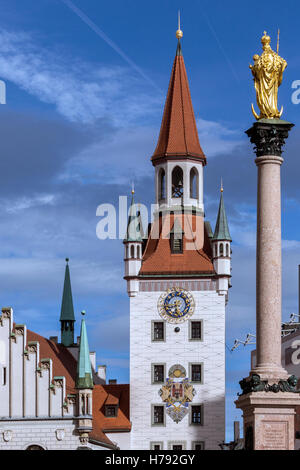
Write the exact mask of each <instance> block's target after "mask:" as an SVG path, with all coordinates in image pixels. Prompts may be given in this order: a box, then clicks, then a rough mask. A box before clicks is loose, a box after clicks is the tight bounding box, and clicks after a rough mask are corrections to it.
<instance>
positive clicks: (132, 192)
mask: <svg viewBox="0 0 300 470" xmlns="http://www.w3.org/2000/svg"><path fill="white" fill-rule="evenodd" d="M131 194H132V195H134V182H132V183H131Z"/></svg>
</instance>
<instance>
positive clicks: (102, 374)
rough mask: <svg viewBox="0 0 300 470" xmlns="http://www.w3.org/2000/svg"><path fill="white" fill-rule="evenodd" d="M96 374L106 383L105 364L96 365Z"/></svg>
mask: <svg viewBox="0 0 300 470" xmlns="http://www.w3.org/2000/svg"><path fill="white" fill-rule="evenodd" d="M97 375H98V377H99V379H102V380H103V381H104V383H105V384H106V366H104V365H101V366H98V372H97Z"/></svg>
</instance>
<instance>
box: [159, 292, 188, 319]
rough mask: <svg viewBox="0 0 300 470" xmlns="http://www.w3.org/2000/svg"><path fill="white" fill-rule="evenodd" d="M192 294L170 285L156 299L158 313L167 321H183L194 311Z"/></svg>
mask: <svg viewBox="0 0 300 470" xmlns="http://www.w3.org/2000/svg"><path fill="white" fill-rule="evenodd" d="M194 305H195V304H194V299H193V296H192V294H190V293H189V292H187V291H186V290H184V289H181V288H179V287H172V289H169V290H168V291H167V292H166V293H164V294H162V295H161V296H160V297H159V299H158V304H157V308H158V313H159V314H160V316H161V317H162V318H163V319H164V320H166V321H168V322H169V323H183V322H184V321H185V320H187V319H188V318H190V317H191V316H192V315H193V313H194Z"/></svg>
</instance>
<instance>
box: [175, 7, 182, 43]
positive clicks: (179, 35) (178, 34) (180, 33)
mask: <svg viewBox="0 0 300 470" xmlns="http://www.w3.org/2000/svg"><path fill="white" fill-rule="evenodd" d="M182 36H183V32H182V31H181V29H180V11H178V29H177V31H176V37H177V39H181V38H182Z"/></svg>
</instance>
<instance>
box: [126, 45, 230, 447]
mask: <svg viewBox="0 0 300 470" xmlns="http://www.w3.org/2000/svg"><path fill="white" fill-rule="evenodd" d="M152 163H153V165H154V167H155V188H156V202H157V204H158V207H159V209H158V211H157V213H156V215H155V220H154V222H153V223H152V227H151V231H150V233H149V234H148V238H147V240H146V241H145V243H142V242H141V241H137V242H136V243H140V245H139V246H140V247H141V248H143V250H142V256H141V259H140V260H138V261H139V262H140V265H137V264H136V265H135V268H133V270H134V269H136V270H134V273H132V275H131V276H129V275H128V272H129V271H128V269H129V258H128V257H127V258H125V270H126V269H127V271H126V272H127V275H126V276H125V278H126V280H127V284H128V283H129V282H130V281H132V282H133V281H134V282H135V284H134V288H131V287H130V288H128V293H129V296H130V420H131V423H132V430H131V449H145V450H150V449H154V450H160V449H164V450H168V449H170V450H181V449H187V450H192V449H193V450H203V449H219V446H218V444H219V443H221V442H222V441H223V440H224V439H225V305H226V302H227V296H228V287H229V282H228V281H229V277H230V251H229V256H228V257H227V256H226V253H227V252H226V248H225V256H223V255H224V253H223V254H222V255H221V252H220V251H219V252H215V253H216V255H214V251H213V250H214V246H215V245H218V244H219V242H221V239H220V240H219V238H218V236H219V235H220V233H219V232H220V230H219V229H218V226H223V225H222V224H223V222H222V223H220V220H221V218H222V217H225V219H226V215H225V211H224V212H223V211H222V210H221V209H219V214H218V220H217V224H216V230H215V233H214V234H213V233H212V231H211V228H210V224H209V222H205V223H204V205H203V168H204V166H205V164H206V158H205V155H204V154H203V151H202V149H201V146H200V143H199V139H198V134H197V129H196V123H195V118H194V113H193V107H192V102H191V97H190V92H189V86H188V80H187V76H186V70H185V65H184V61H183V57H182V53H181V45H180V41H178V47H177V52H176V57H175V61H174V65H173V70H172V75H171V80H170V85H169V91H168V95H167V99H166V105H165V110H164V115H163V119H162V126H161V130H160V136H159V140H158V144H157V147H156V150H155V152H154V155H153V156H152ZM222 201H223V199H222ZM222 204H223V202H222ZM220 207H221V203H220ZM222 207H223V206H222ZM220 211H221V212H220ZM221 215H222V217H221ZM133 216H134V214H131V217H133ZM222 220H223V219H222ZM226 225H227V221H226ZM227 229H228V226H227ZM228 234H229V232H228ZM221 236H223V235H222V234H221ZM127 238H129V237H127ZM131 238H137V239H138V238H139V237H131ZM227 238H228V237H227ZM230 241H231V240H230V236H229V239H228V240H226V243H228V244H229V245H230ZM130 243H132V241H131V242H130V241H129V240H128V241H126V242H125V246H127V245H128V246H129V244H130ZM224 243H225V241H223V245H224ZM218 249H219V250H220V247H219V246H218ZM137 259H138V258H137ZM224 263H225V264H224ZM226 263H227V264H226ZM228 263H229V264H228ZM130 292H131V293H130Z"/></svg>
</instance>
